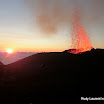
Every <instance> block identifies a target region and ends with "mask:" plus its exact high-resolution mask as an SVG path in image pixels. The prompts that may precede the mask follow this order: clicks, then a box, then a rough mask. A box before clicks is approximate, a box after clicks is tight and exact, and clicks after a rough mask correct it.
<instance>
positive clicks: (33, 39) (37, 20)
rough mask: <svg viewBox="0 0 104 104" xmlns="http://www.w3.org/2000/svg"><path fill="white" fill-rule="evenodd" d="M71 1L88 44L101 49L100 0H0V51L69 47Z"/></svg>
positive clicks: (103, 5) (103, 11)
mask: <svg viewBox="0 0 104 104" xmlns="http://www.w3.org/2000/svg"><path fill="white" fill-rule="evenodd" d="M75 1H77V5H78V7H79V11H80V15H81V23H82V24H83V26H84V28H85V30H86V32H87V33H88V36H89V39H90V41H91V43H92V46H93V47H94V48H104V0H0V50H1V51H2V50H5V49H7V48H13V49H14V50H15V51H34V52H43V51H63V50H65V49H69V48H70V46H71V31H72V30H71V25H72V24H71V23H72V22H71V20H72V14H73V13H74V8H75V7H76V2H75ZM43 17H44V18H45V19H43ZM47 22H48V23H49V24H47ZM47 25H48V26H49V27H50V28H49V30H47Z"/></svg>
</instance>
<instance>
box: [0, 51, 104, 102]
mask: <svg viewBox="0 0 104 104" xmlns="http://www.w3.org/2000/svg"><path fill="white" fill-rule="evenodd" d="M103 64H104V49H92V50H91V51H87V52H84V53H82V54H72V53H68V52H67V50H66V51H64V52H50V53H38V54H34V55H32V56H29V57H27V58H24V59H22V60H19V61H17V62H14V63H12V64H9V65H4V66H3V67H1V69H0V72H1V73H0V79H1V80H0V82H1V83H0V92H1V94H0V98H1V99H2V100H3V99H6V100H7V101H10V102H12V101H20V100H22V101H23V102H27V101H29V102H36V101H38V102H42V103H43V102H48V103H50V101H52V102H53V103H54V102H56V100H58V101H59V102H63V103H65V101H66V102H67V101H69V99H70V100H71V99H75V98H76V97H77V98H78V99H79V100H80V96H96V94H97V93H100V92H101V93H102V94H104V90H103V89H102V88H103V87H104V86H103V83H102V82H103V79H104V75H103V74H104V71H103V69H104V66H103ZM97 89H98V90H97ZM95 90H96V92H95ZM100 96H101V95H100ZM4 101H5V100H4Z"/></svg>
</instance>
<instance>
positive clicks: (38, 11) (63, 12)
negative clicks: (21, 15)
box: [27, 0, 71, 35]
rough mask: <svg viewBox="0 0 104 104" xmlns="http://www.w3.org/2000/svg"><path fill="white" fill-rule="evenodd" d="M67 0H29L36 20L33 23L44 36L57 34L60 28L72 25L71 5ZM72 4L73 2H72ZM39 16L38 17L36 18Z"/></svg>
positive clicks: (28, 2)
mask: <svg viewBox="0 0 104 104" xmlns="http://www.w3.org/2000/svg"><path fill="white" fill-rule="evenodd" d="M69 1H70V0H66V2H65V1H64V0H27V4H28V7H29V9H30V11H31V14H32V16H33V18H34V20H33V23H34V24H37V26H39V29H40V30H41V32H42V33H44V34H47V35H49V34H55V33H57V32H58V29H59V28H60V26H64V25H68V24H70V19H71V13H70V12H71V10H70V8H71V5H70V6H69V5H68V4H69ZM70 3H71V1H70ZM36 15H37V16H36Z"/></svg>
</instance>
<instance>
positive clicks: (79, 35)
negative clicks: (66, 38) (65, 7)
mask: <svg viewBox="0 0 104 104" xmlns="http://www.w3.org/2000/svg"><path fill="white" fill-rule="evenodd" d="M73 28H74V29H73V32H72V46H71V48H72V49H71V50H69V52H70V53H73V54H77V53H82V52H85V51H90V50H91V49H92V45H91V43H90V41H89V38H88V36H87V33H86V31H85V30H84V28H83V27H82V26H81V24H80V17H79V15H78V10H75V13H74V18H73Z"/></svg>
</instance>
